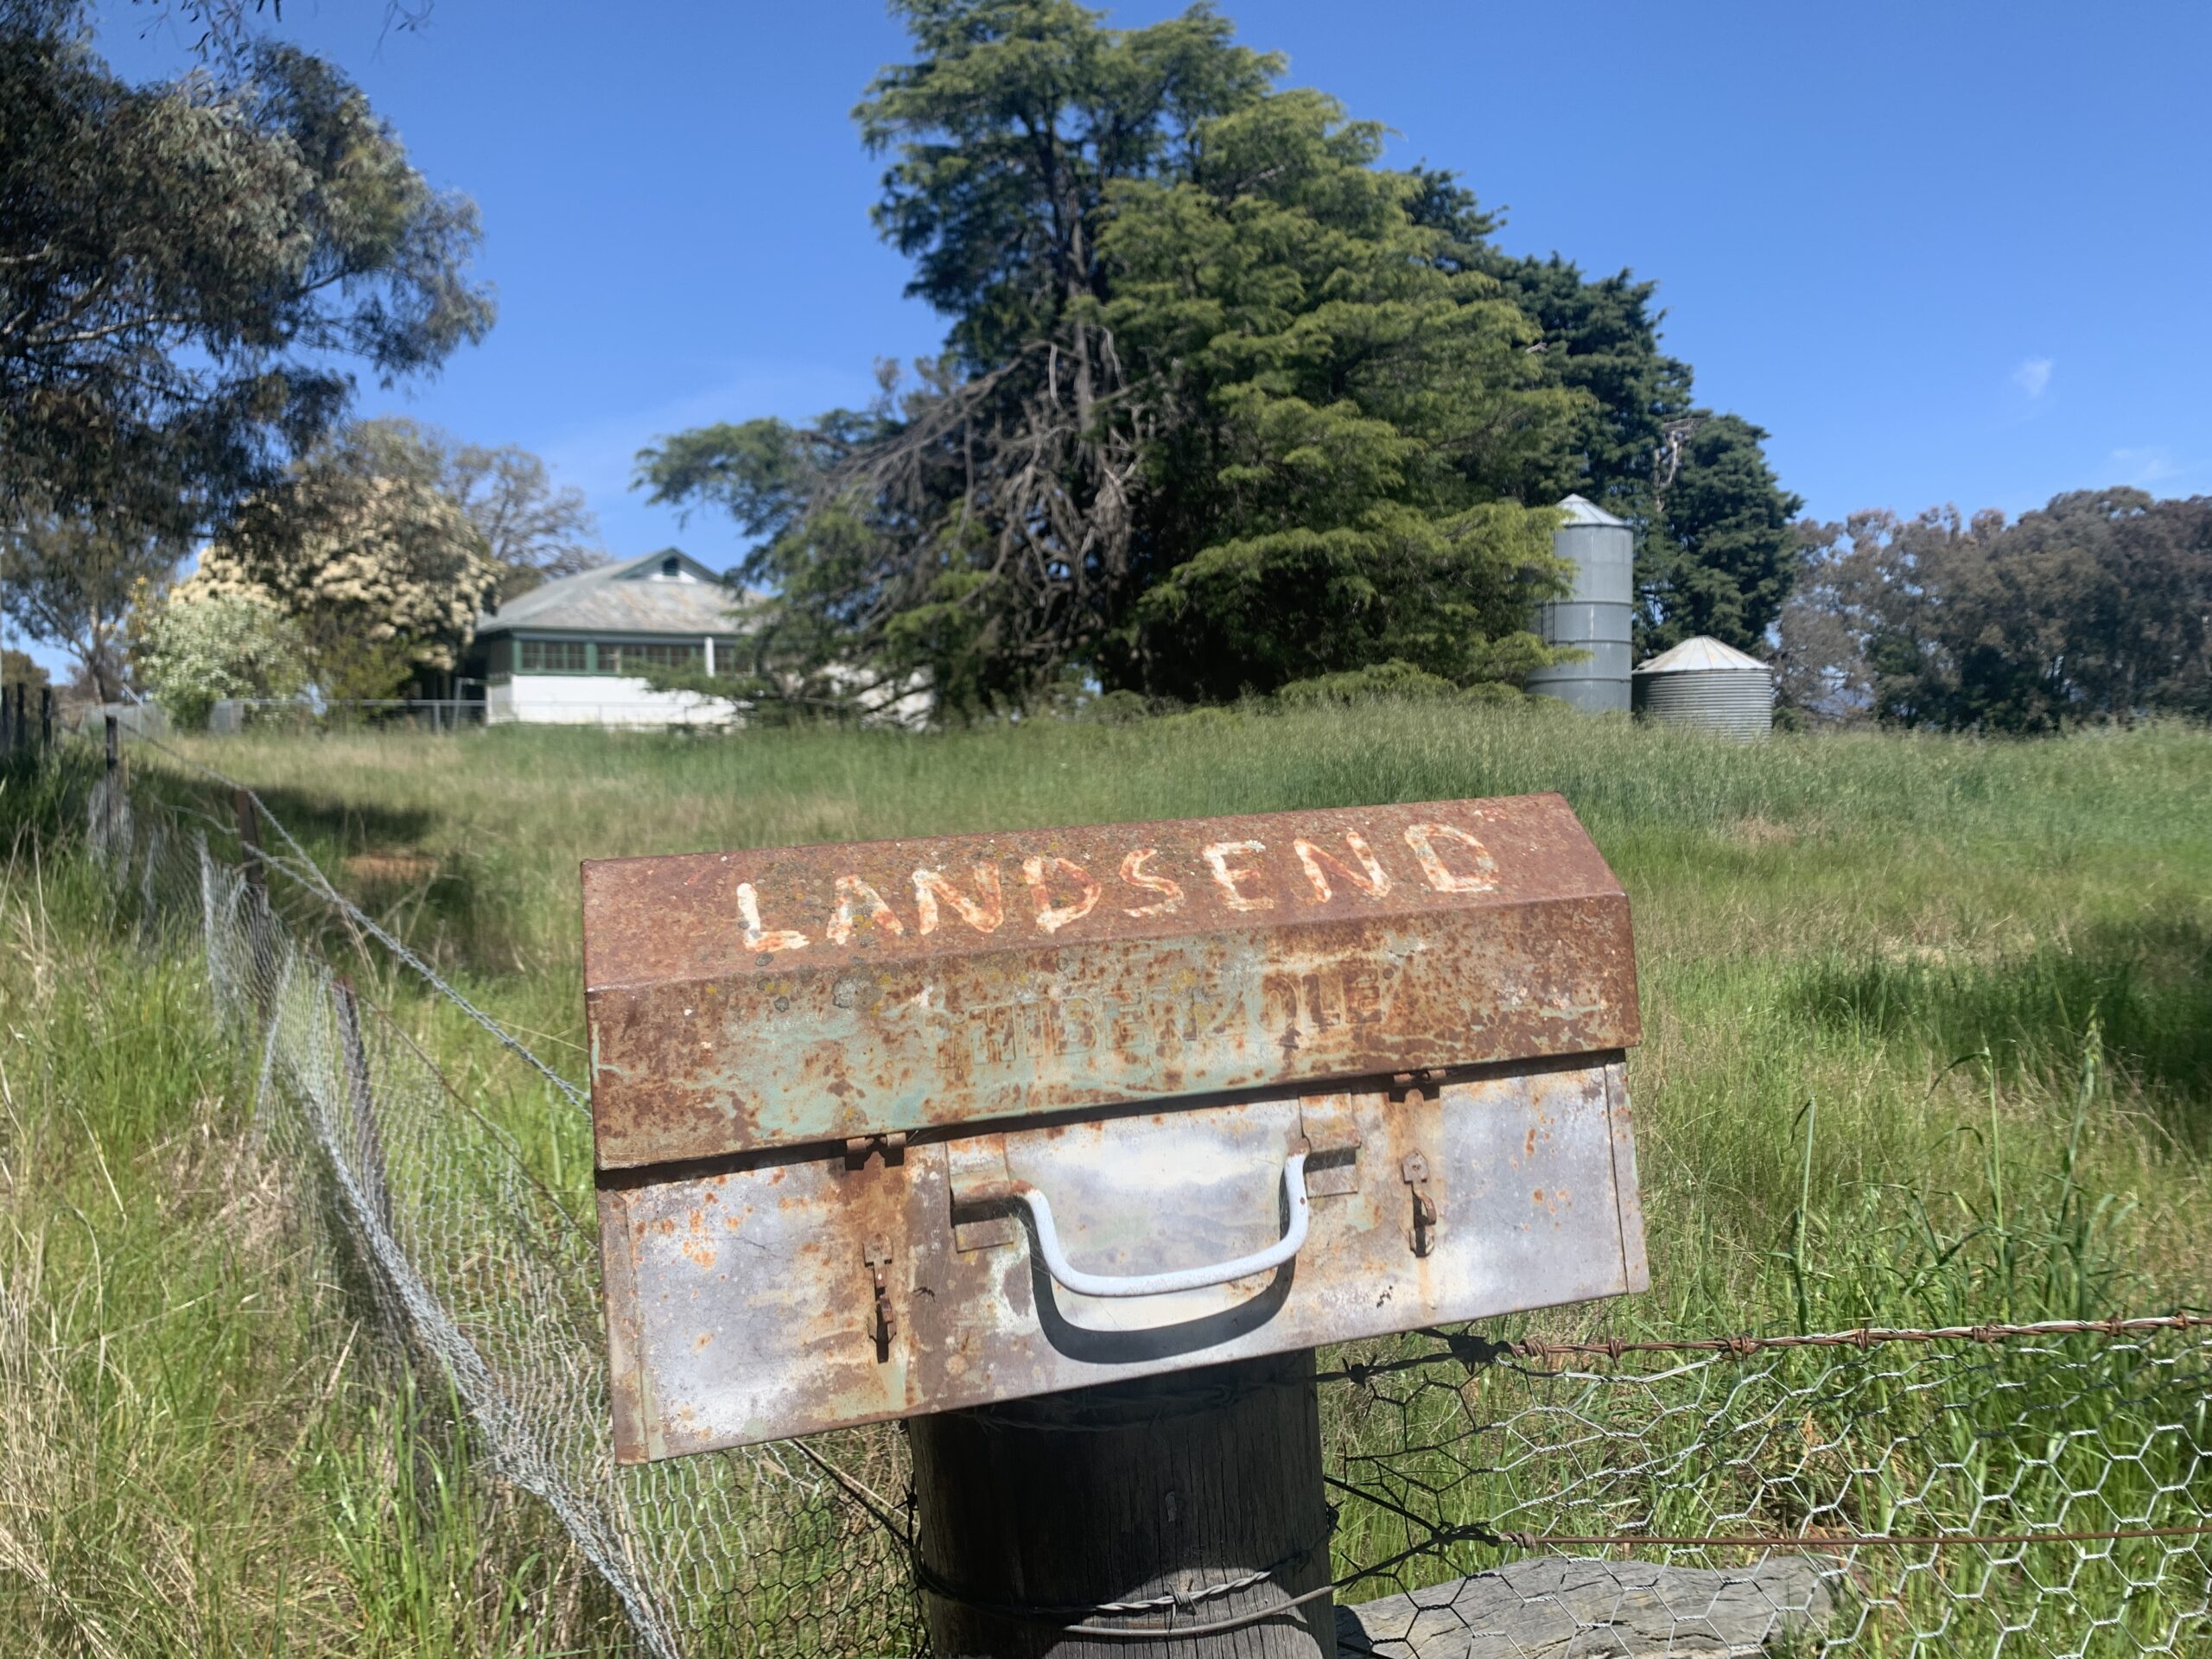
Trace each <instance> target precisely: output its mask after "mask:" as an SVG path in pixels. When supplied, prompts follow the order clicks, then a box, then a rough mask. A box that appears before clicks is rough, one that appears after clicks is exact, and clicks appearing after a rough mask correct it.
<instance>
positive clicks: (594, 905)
mask: <svg viewBox="0 0 2212 1659" xmlns="http://www.w3.org/2000/svg"><path fill="white" fill-rule="evenodd" d="M583 876H584V925H585V952H584V966H585V982H586V998H587V1007H588V1019H589V1025H590V1040H591V1077H592V1100H593V1116H594V1123H595V1125H596V1134H597V1137H598V1160H599V1164H600V1166H601V1167H602V1168H609V1169H612V1168H620V1167H626V1166H637V1165H644V1164H652V1163H661V1162H669V1161H676V1160H688V1159H697V1158H709V1157H715V1156H720V1155H723V1154H732V1153H740V1152H745V1151H749V1150H753V1149H755V1148H759V1147H776V1146H791V1145H801V1144H809V1143H812V1142H816V1141H823V1140H829V1139H839V1140H855V1141H857V1140H861V1139H864V1138H866V1137H869V1136H875V1135H895V1134H898V1133H900V1132H904V1131H910V1130H913V1129H918V1128H925V1127H927V1126H929V1125H931V1124H944V1123H949V1122H968V1121H975V1120H981V1119H987V1118H997V1117H1008V1116H1024V1115H1030V1114H1037V1113H1045V1112H1052V1111H1057V1110H1062V1109H1080V1108H1088V1107H1093V1106H1103V1105H1109V1104H1114V1103H1123V1102H1129V1101H1138V1100H1145V1099H1154V1098H1158V1097H1159V1096H1161V1095H1162V1094H1166V1093H1200V1092H1211V1091H1215V1090H1230V1089H1240V1088H1246V1087H1250V1086H1255V1085H1265V1084H1300V1083H1307V1082H1312V1081H1315V1080H1319V1079H1324V1078H1331V1077H1336V1078H1351V1077H1363V1076H1373V1075H1377V1074H1385V1073H1389V1072H1394V1071H1407V1072H1411V1071H1419V1070H1421V1069H1423V1068H1434V1067H1437V1066H1445V1065H1467V1064H1471V1063H1479V1062H1485V1061H1502V1060H1511V1059H1517V1058H1529V1057H1532V1056H1536V1055H1544V1054H1560V1053H1588V1052H1599V1051H1602V1050H1606V1049H1616V1048H1622V1047H1625V1046H1629V1045H1630V1044H1632V1043H1634V1042H1635V1041H1636V1040H1637V1037H1638V1034H1639V1032H1638V1022H1637V1000H1636V983H1635V975H1634V966H1633V963H1634V957H1633V951H1632V946H1631V940H1630V923H1629V913H1628V901H1627V898H1626V896H1625V895H1624V893H1622V891H1621V888H1620V886H1619V884H1618V882H1617V881H1616V880H1614V879H1613V876H1612V874H1611V871H1609V870H1608V869H1607V868H1605V861H1603V859H1602V858H1600V857H1599V854H1598V852H1597V849H1595V848H1594V847H1592V845H1591V843H1590V842H1589V839H1588V837H1587V836H1586V835H1585V834H1584V833H1583V830H1582V829H1581V826H1580V824H1579V823H1576V822H1575V819H1574V817H1573V813H1572V812H1571V811H1569V810H1568V809H1567V804H1566V803H1565V802H1564V801H1563V800H1562V799H1560V798H1559V797H1557V796H1527V797H1519V798H1511V799H1504V800H1491V801H1455V802H1444V803H1435V804H1424V805H1417V806H1390V807H1375V808H1357V809H1347V810H1326V811H1313V812H1292V813H1275V814H1268V815H1261V816H1253V817H1230V818H1211V819H1196V820H1190V821H1185V822H1179V823H1135V824H1119V825H1102V826H1090V827H1087V828H1080V829H1055V830H1039V831H1034V832H1027V833H1020V834H1009V835H1003V836H961V837H956V838H950V839H943V840H917V841H893V842H865V843H860V844H856V845H850V846H830V847H801V848H775V849H765V850H758V851H753V852H744V853H727V854H701V855H690V856H685V857H677V858H650V859H618V860H606V861H593V862H590V863H587V864H586V865H585V866H584V872H583Z"/></svg>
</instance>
